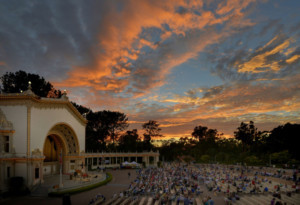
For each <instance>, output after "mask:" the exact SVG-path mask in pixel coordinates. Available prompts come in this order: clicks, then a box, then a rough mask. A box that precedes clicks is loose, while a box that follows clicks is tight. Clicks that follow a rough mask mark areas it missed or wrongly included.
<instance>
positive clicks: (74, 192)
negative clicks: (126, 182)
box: [48, 173, 112, 197]
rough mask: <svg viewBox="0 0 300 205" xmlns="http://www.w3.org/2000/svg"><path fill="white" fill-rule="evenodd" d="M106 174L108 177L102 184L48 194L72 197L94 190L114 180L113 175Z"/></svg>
mask: <svg viewBox="0 0 300 205" xmlns="http://www.w3.org/2000/svg"><path fill="white" fill-rule="evenodd" d="M106 174H107V175H108V176H107V178H106V179H105V180H104V181H102V182H99V183H96V184H91V185H88V186H85V187H80V188H76V189H71V190H66V191H57V192H50V193H49V194H48V196H54V197H58V196H62V195H64V194H70V195H72V194H77V193H80V192H84V191H88V190H91V189H94V188H96V187H99V186H102V185H105V184H107V183H108V182H110V181H111V180H112V175H111V173H106Z"/></svg>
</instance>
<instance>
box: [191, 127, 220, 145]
mask: <svg viewBox="0 0 300 205" xmlns="http://www.w3.org/2000/svg"><path fill="white" fill-rule="evenodd" d="M220 135H221V134H220ZM192 136H193V137H194V138H196V139H198V141H199V142H200V141H201V140H204V139H205V140H210V141H212V142H214V141H215V140H216V138H217V136H219V134H218V130H216V129H208V128H207V127H204V126H201V125H199V126H196V127H195V128H194V131H193V132H192Z"/></svg>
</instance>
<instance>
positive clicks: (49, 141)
mask: <svg viewBox="0 0 300 205" xmlns="http://www.w3.org/2000/svg"><path fill="white" fill-rule="evenodd" d="M86 124H87V120H86V119H85V118H84V117H83V116H82V115H81V114H80V113H79V112H78V111H77V109H76V108H75V107H74V106H73V105H72V103H71V102H70V101H69V99H68V97H67V96H66V93H64V94H63V95H62V97H61V98H59V99H57V98H41V97H38V96H37V95H35V94H34V93H33V92H32V90H31V87H30V85H29V88H28V90H27V91H25V92H22V93H12V94H5V93H2V94H0V191H5V190H7V188H8V181H9V178H11V177H15V176H20V177H23V178H24V179H25V183H26V185H27V186H28V187H29V188H32V187H34V186H36V185H39V184H41V183H43V182H44V177H46V176H47V175H54V174H58V173H59V170H60V167H62V172H63V173H65V174H66V173H74V171H75V170H82V171H85V170H86V169H87V167H88V166H89V168H95V167H103V166H116V165H117V164H118V163H122V162H124V161H129V162H132V161H137V162H140V163H141V162H144V163H145V164H146V166H147V165H151V164H152V165H154V166H155V165H156V164H157V162H158V160H159V153H158V152H148V153H85V127H86ZM104 161H105V162H106V163H104Z"/></svg>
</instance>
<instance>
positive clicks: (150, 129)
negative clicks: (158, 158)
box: [142, 120, 162, 150]
mask: <svg viewBox="0 0 300 205" xmlns="http://www.w3.org/2000/svg"><path fill="white" fill-rule="evenodd" d="M142 128H143V130H145V133H144V144H145V148H146V149H148V150H149V149H151V147H152V145H151V139H152V137H162V135H161V134H160V131H161V129H160V128H159V124H158V122H157V121H154V120H149V121H148V122H145V123H144V124H143V125H142Z"/></svg>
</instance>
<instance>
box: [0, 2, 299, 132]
mask: <svg viewBox="0 0 300 205" xmlns="http://www.w3.org/2000/svg"><path fill="white" fill-rule="evenodd" d="M299 6H300V3H299V2H297V1H294V2H290V3H289V4H285V3H284V2H283V1H280V0H274V1H256V0H228V1H214V0H203V1H193V0H188V1H187V0H165V1H161V0H143V1H139V0H129V1H118V0H116V1H109V0H105V1H87V2H86V1H77V0H75V1H71V0H66V1H58V0H51V1H50V0H49V1H43V2H41V1H37V0H30V1H26V2H20V1H16V0H11V1H2V2H1V3H0V74H3V73H5V72H14V71H17V70H25V71H27V72H33V73H37V74H39V75H41V76H43V77H45V78H46V79H47V80H49V81H51V82H52V83H53V84H54V86H55V87H57V88H61V89H65V88H66V89H68V95H69V96H70V98H71V100H74V101H76V102H77V103H79V104H82V105H85V106H87V107H90V108H92V109H94V110H102V109H110V110H118V111H122V112H125V113H126V114H127V115H128V116H129V120H130V121H131V127H130V128H138V129H140V128H141V124H142V123H144V122H146V121H148V120H157V121H159V122H160V124H161V127H162V128H163V134H164V135H165V136H167V137H181V136H186V135H188V136H189V135H190V133H191V132H192V130H193V128H194V127H195V126H196V125H199V124H201V125H205V126H209V127H210V128H216V129H218V130H219V131H220V132H224V134H225V135H226V136H232V134H233V131H234V130H235V129H236V127H238V125H239V124H240V122H241V121H250V120H253V121H254V122H255V123H257V124H258V127H259V128H260V129H262V130H263V129H272V128H273V127H275V126H277V125H279V124H283V123H286V122H295V123H300V118H299V116H300V115H299V114H300V113H299V112H300V103H299V99H300V94H299V90H300V89H299V82H300V69H299V66H300V38H299V37H300V29H299V28H300V26H299V25H300V17H299V12H298V11H297V9H296V8H299ZM274 14H276V15H274Z"/></svg>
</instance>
